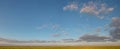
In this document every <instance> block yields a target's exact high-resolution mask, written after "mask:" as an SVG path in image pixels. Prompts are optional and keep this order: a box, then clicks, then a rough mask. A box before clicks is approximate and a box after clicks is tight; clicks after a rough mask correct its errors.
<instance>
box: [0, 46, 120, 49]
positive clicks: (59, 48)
mask: <svg viewBox="0 0 120 49" xmlns="http://www.w3.org/2000/svg"><path fill="white" fill-rule="evenodd" d="M0 49H120V46H0Z"/></svg>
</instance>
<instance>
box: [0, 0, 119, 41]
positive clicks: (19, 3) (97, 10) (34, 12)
mask: <svg viewBox="0 0 120 49" xmlns="http://www.w3.org/2000/svg"><path fill="white" fill-rule="evenodd" d="M119 5H120V1H119V0H0V37H1V38H9V39H17V40H61V39H78V38H79V37H80V36H82V35H84V34H99V35H104V36H109V30H107V31H105V30H104V29H105V26H108V24H110V22H111V19H112V17H120V6H119Z"/></svg>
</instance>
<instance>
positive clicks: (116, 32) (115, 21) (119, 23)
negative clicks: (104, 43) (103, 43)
mask: <svg viewBox="0 0 120 49" xmlns="http://www.w3.org/2000/svg"><path fill="white" fill-rule="evenodd" d="M110 27H111V30H110V35H111V36H112V38H113V39H119V40H120V17H113V18H112V22H111V24H110Z"/></svg>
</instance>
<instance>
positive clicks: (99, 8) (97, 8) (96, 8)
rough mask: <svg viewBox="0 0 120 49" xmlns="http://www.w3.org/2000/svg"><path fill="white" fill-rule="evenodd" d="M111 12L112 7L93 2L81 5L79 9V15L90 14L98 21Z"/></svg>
mask: <svg viewBox="0 0 120 49" xmlns="http://www.w3.org/2000/svg"><path fill="white" fill-rule="evenodd" d="M113 10H114V8H113V7H107V6H106V4H97V3H94V2H88V3H84V4H83V7H82V8H81V9H80V13H88V14H92V15H95V16H97V17H98V18H100V19H103V18H104V15H105V14H108V13H109V12H112V11H113ZM101 15H102V16H101Z"/></svg>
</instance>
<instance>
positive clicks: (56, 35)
mask: <svg viewBox="0 0 120 49" xmlns="http://www.w3.org/2000/svg"><path fill="white" fill-rule="evenodd" d="M52 36H53V37H60V36H61V34H58V33H56V34H52Z"/></svg>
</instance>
